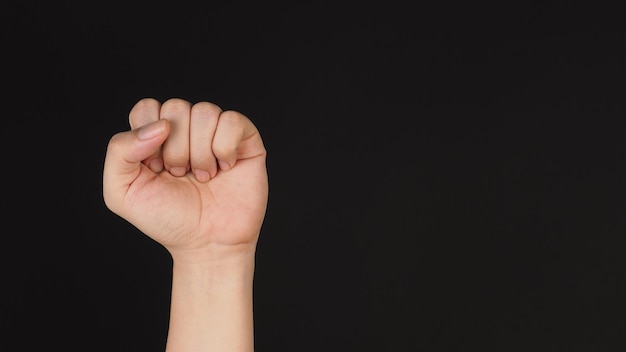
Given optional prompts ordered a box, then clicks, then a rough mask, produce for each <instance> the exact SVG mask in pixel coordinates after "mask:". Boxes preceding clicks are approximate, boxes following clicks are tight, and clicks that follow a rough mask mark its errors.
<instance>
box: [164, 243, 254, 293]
mask: <svg viewBox="0 0 626 352" xmlns="http://www.w3.org/2000/svg"><path fill="white" fill-rule="evenodd" d="M255 252H256V246H253V245H249V244H242V245H237V246H230V245H228V246H225V245H211V246H208V247H207V248H202V249H179V250H172V251H170V254H171V256H172V261H173V271H174V275H179V276H180V275H184V276H194V277H197V280H198V282H204V283H206V284H210V285H211V287H219V286H223V285H229V286H232V285H242V284H243V285H244V286H248V284H249V283H252V280H253V276H254V260H255Z"/></svg>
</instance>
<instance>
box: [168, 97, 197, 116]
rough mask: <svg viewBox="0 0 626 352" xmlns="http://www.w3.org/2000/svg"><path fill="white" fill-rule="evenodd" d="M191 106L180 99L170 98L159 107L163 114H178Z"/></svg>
mask: <svg viewBox="0 0 626 352" xmlns="http://www.w3.org/2000/svg"><path fill="white" fill-rule="evenodd" d="M190 106H191V104H190V103H189V102H188V101H186V100H184V99H181V98H170V99H168V100H166V101H165V102H164V103H163V106H162V107H161V109H162V111H163V112H165V113H180V112H184V111H186V110H188V109H189V108H190Z"/></svg>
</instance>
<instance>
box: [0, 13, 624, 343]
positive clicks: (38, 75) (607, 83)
mask: <svg viewBox="0 0 626 352" xmlns="http://www.w3.org/2000/svg"><path fill="white" fill-rule="evenodd" d="M503 3H506V5H503ZM591 4H593V5H591ZM616 5H617V2H615V4H608V5H607V4H604V3H601V2H593V3H592V2H589V3H584V2H566V1H562V2H558V1H557V2H545V1H542V2H537V3H534V4H533V3H530V2H483V3H476V2H471V1H467V2H457V3H451V2H431V3H429V4H425V3H420V2H417V3H414V4H411V5H409V4H408V3H407V5H402V6H400V5H397V4H394V3H393V2H382V3H367V2H363V3H356V2H355V3H353V4H347V3H337V2H331V1H317V2H313V3H310V4H304V3H297V2H286V3H268V2H256V3H245V2H242V1H227V2H209V1H188V2H170V3H158V2H130V1H127V2H121V3H113V2H104V1H100V2H86V1H54V2H52V1H51V2H40V3H37V2H18V1H4V2H3V3H2V5H1V6H0V11H1V12H0V28H1V29H2V32H1V34H0V35H1V36H2V52H1V56H2V59H3V60H2V62H3V63H2V68H3V70H2V71H3V74H2V85H3V87H4V88H3V93H2V100H3V102H2V110H1V116H2V119H1V121H0V133H1V134H2V139H1V140H2V145H1V148H2V149H1V150H2V163H3V182H2V183H3V191H4V192H3V200H2V202H3V223H4V224H5V226H3V228H4V229H3V230H2V236H1V237H2V239H1V241H0V243H1V247H0V248H1V249H2V262H1V264H2V296H3V297H4V298H2V300H1V301H0V302H1V303H0V309H1V310H0V316H1V318H0V319H1V322H2V329H1V330H0V334H1V338H0V349H2V350H5V351H18V350H19V351H33V350H36V346H40V345H42V346H46V347H45V348H44V349H45V350H55V351H161V350H163V348H164V345H165V341H166V333H167V324H168V321H167V319H168V313H169V290H170V279H171V273H170V265H171V261H170V258H169V257H168V255H167V253H166V252H165V251H164V249H163V248H162V247H160V246H159V245H158V244H156V243H155V242H153V241H152V240H150V239H149V238H147V237H146V236H144V235H142V234H141V233H139V232H138V231H137V230H136V229H135V228H133V227H132V226H131V225H130V224H128V223H127V222H125V221H124V220H122V219H120V218H118V217H117V216H115V215H113V214H112V213H111V212H109V211H108V210H107V209H106V207H105V206H104V204H103V202H102V196H101V173H102V162H103V160H104V152H105V148H106V144H107V142H108V139H109V138H110V136H112V135H113V134H114V133H116V132H119V131H123V130H126V129H127V128H128V122H127V115H128V111H129V110H130V108H131V107H132V105H133V104H134V103H135V102H136V101H137V100H139V99H141V98H143V97H148V96H149V97H154V98H157V99H159V100H161V101H163V100H165V99H167V98H171V97H180V98H184V99H187V100H190V101H192V102H196V101H201V100H207V101H211V102H214V103H216V104H218V105H220V106H221V107H222V108H223V109H235V110H238V111H241V112H242V113H244V114H246V115H247V116H248V117H250V118H251V119H252V120H253V121H254V122H255V124H256V125H257V127H258V128H259V129H260V131H261V133H262V136H263V138H264V141H265V144H266V147H267V149H268V170H269V171H268V172H269V177H270V199H269V205H268V213H267V217H266V221H265V223H264V227H263V230H262V234H261V240H260V242H259V246H258V252H257V271H256V277H255V333H256V349H257V351H259V352H263V351H469V350H481V351H624V350H626V334H625V332H626V305H625V304H624V300H625V299H626V238H625V235H626V231H625V230H626V212H625V211H626V201H625V199H626V188H625V184H626V183H625V182H624V181H625V179H626V178H625V176H626V162H625V160H626V156H625V154H626V141H625V139H624V128H623V127H624V123H623V122H622V121H623V119H624V117H625V112H626V111H625V110H626V109H625V104H624V97H625V93H626V89H625V88H624V78H625V75H624V73H625V67H624V62H625V61H624V60H625V59H626V56H625V55H624V50H623V47H624V43H625V40H626V36H625V34H626V31H625V30H624V23H623V18H622V16H621V15H620V12H619V11H618V7H617V6H616ZM37 350H39V349H37Z"/></svg>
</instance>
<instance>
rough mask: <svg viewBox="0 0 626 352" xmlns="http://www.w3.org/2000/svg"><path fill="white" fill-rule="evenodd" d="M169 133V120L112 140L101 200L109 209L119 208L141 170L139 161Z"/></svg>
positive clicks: (117, 136) (108, 146)
mask: <svg viewBox="0 0 626 352" xmlns="http://www.w3.org/2000/svg"><path fill="white" fill-rule="evenodd" d="M169 131H170V128H169V123H168V121H164V120H159V121H155V122H153V123H150V124H148V125H145V126H142V127H140V128H138V129H134V130H131V131H126V132H120V133H117V134H115V135H114V136H113V137H111V139H110V140H109V144H108V145H107V151H106V157H105V160H104V171H103V195H104V200H105V203H106V204H107V206H108V207H109V208H110V209H111V210H113V211H117V210H119V209H120V206H121V204H122V201H121V200H122V199H123V195H124V194H125V193H126V191H127V190H128V188H129V187H130V185H131V183H132V182H133V181H134V180H135V179H136V178H137V176H138V175H139V172H140V171H141V162H142V161H143V160H145V159H146V158H147V157H149V156H150V155H153V154H154V152H155V151H156V150H157V149H159V147H160V146H161V144H162V143H163V142H164V141H165V139H166V138H167V136H168V133H169Z"/></svg>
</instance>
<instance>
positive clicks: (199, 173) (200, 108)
mask: <svg viewBox="0 0 626 352" xmlns="http://www.w3.org/2000/svg"><path fill="white" fill-rule="evenodd" d="M221 112H222V109H220V107H219V106H217V105H215V104H212V103H209V102H200V103H197V104H194V105H193V106H192V107H191V118H190V127H189V160H190V162H191V170H193V173H194V175H195V176H196V179H197V180H198V181H200V182H206V181H209V180H210V179H211V178H213V177H215V175H216V174H217V161H216V160H215V156H214V155H213V151H212V150H211V144H212V143H213V135H214V134H215V129H216V128H217V121H218V119H219V116H220V113H221Z"/></svg>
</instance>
